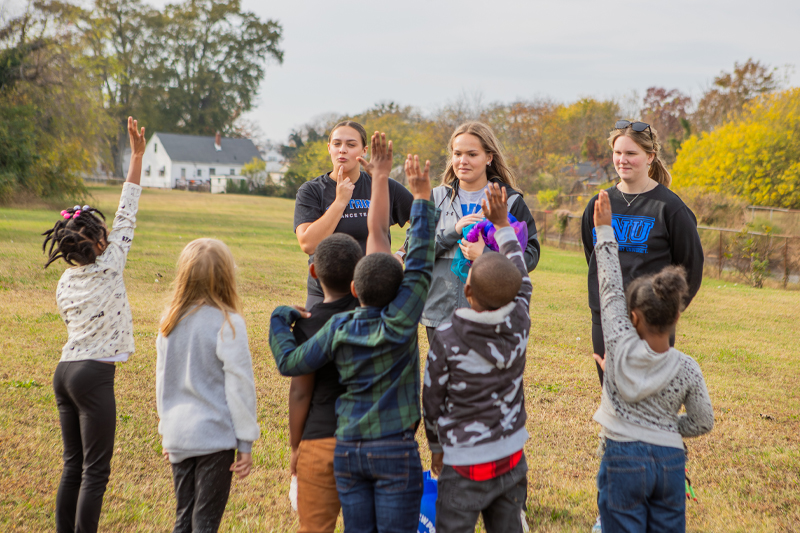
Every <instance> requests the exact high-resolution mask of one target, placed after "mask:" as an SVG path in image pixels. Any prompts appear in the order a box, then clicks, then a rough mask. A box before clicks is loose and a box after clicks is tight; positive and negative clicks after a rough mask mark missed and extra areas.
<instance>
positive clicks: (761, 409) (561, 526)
mask: <svg viewBox="0 0 800 533" xmlns="http://www.w3.org/2000/svg"><path fill="white" fill-rule="evenodd" d="M92 194H93V195H94V200H93V201H92V202H91V203H92V204H93V205H97V206H98V207H100V208H101V209H103V210H104V211H105V213H106V215H107V216H109V217H110V218H113V213H114V210H115V209H116V205H117V200H118V197H119V189H118V188H98V189H92ZM293 206H294V204H293V202H291V201H289V200H283V199H273V198H262V197H249V196H224V195H223V196H213V197H212V196H211V195H208V194H196V193H185V192H177V191H154V190H147V191H145V192H144V194H143V195H142V198H141V202H140V211H139V221H138V228H137V230H136V237H135V239H134V245H133V249H132V250H131V253H130V255H129V259H128V266H127V269H126V274H125V276H126V284H127V289H128V296H129V299H130V303H131V307H132V309H133V318H134V324H135V337H136V346H137V351H136V353H135V355H133V356H132V357H131V359H130V360H129V362H128V363H125V364H121V365H118V368H117V377H116V397H117V411H118V425H117V437H116V451H115V455H114V459H113V462H112V474H111V481H110V483H109V486H108V491H107V492H106V497H105V504H104V508H103V515H102V518H101V530H103V531H168V530H170V529H171V527H172V520H173V513H174V496H173V492H172V478H171V473H170V468H169V466H168V464H166V463H165V462H164V460H163V459H162V458H161V456H160V451H161V446H160V438H159V435H158V432H157V423H158V420H157V416H156V406H155V357H156V353H155V339H156V331H157V324H158V319H159V316H160V314H161V311H162V309H163V307H164V303H165V298H166V296H167V294H168V289H169V283H170V281H171V280H172V278H173V275H174V271H175V268H174V265H175V262H176V259H177V257H178V254H179V252H180V250H181V249H182V247H183V246H184V245H185V244H186V243H187V242H189V241H190V240H191V239H194V238H197V237H206V236H208V237H216V238H219V239H222V240H223V241H225V242H226V243H227V244H228V245H229V246H230V248H231V249H232V251H233V254H234V256H235V257H236V261H237V265H238V276H239V278H238V280H239V289H240V293H241V294H242V295H243V299H244V315H245V319H246V321H247V325H248V335H249V338H250V348H251V351H252V354H253V361H254V369H255V375H256V387H257V392H258V415H259V421H260V424H261V429H262V437H261V439H260V440H259V441H257V442H256V444H255V446H254V449H253V456H254V464H255V468H254V471H253V473H252V474H251V475H250V477H248V478H247V479H245V480H243V481H238V480H235V481H234V486H233V489H232V493H231V498H230V500H229V503H228V509H227V512H226V514H225V518H224V521H223V527H222V530H223V531H291V530H293V529H294V528H295V526H296V520H295V517H294V515H293V513H292V511H291V509H290V507H289V501H288V497H287V494H288V488H289V475H288V463H289V446H288V430H287V414H288V408H287V391H288V385H289V382H288V380H287V379H285V378H282V377H281V376H280V375H279V374H278V373H277V371H276V369H275V365H274V362H273V360H272V356H271V354H270V351H269V346H268V339H267V334H268V327H269V316H270V313H271V312H272V310H273V309H274V308H275V307H276V306H277V305H280V304H286V303H302V302H303V300H304V289H305V265H306V256H305V255H304V254H303V253H302V252H301V251H300V249H299V246H298V245H297V241H296V240H295V237H294V234H293V232H292V213H293ZM58 210H59V209H50V210H41V209H16V208H2V209H0V339H1V340H0V343H2V344H0V346H2V349H0V530H2V531H37V532H38V531H50V530H53V529H54V519H53V511H54V507H55V495H56V490H57V487H58V482H59V476H60V474H61V434H60V430H59V423H58V413H57V410H56V405H55V399H54V397H53V392H52V386H51V379H52V375H53V371H54V369H55V366H56V364H57V362H58V359H59V356H60V350H61V346H62V345H63V343H64V342H65V340H66V329H65V327H64V325H63V324H62V323H61V320H60V318H59V316H58V311H57V309H56V306H55V286H56V283H57V280H58V278H59V277H60V275H61V273H62V271H63V268H64V265H63V263H59V264H56V265H53V266H51V267H50V268H48V269H47V270H43V269H42V264H43V262H44V256H43V254H42V253H41V237H40V235H39V234H40V233H41V232H42V231H44V230H45V229H47V228H49V227H51V225H52V224H53V223H54V222H55V220H56V217H57V211H58ZM397 235H398V236H399V233H398V234H397ZM532 279H533V283H534V298H533V303H532V306H531V311H532V322H533V324H532V331H531V335H530V343H529V346H528V364H527V369H526V379H525V393H526V400H527V402H526V405H527V411H528V423H527V427H528V431H529V432H530V434H531V439H530V440H529V441H528V444H527V446H526V448H525V452H526V454H527V456H528V464H529V466H530V472H529V474H528V481H529V484H528V487H529V496H528V522H529V524H530V525H531V528H532V530H534V531H548V532H549V531H588V530H589V528H590V526H591V524H592V523H593V522H594V518H595V516H596V515H597V507H596V503H595V502H596V491H595V479H594V478H595V475H596V473H597V468H598V464H599V460H598V459H597V457H596V456H595V449H596V446H597V437H596V435H597V432H598V426H597V424H596V423H594V422H593V421H592V419H591V418H592V415H593V413H594V411H595V410H596V408H597V406H598V403H599V400H600V388H599V385H598V382H597V375H596V372H595V369H594V363H593V361H592V360H591V357H590V353H591V341H590V334H589V330H590V328H589V326H590V324H589V317H588V309H587V305H586V300H587V297H586V264H585V261H584V259H583V256H582V254H579V253H577V252H573V251H565V250H559V249H557V248H553V247H545V248H544V250H543V253H542V260H541V262H540V263H539V267H538V268H537V269H536V270H535V271H534V273H533V275H532ZM420 338H421V344H422V352H423V355H424V353H425V351H426V350H427V347H426V346H425V345H424V335H421V336H420ZM677 342H678V347H679V348H680V349H682V350H683V351H685V352H686V353H688V354H690V355H692V356H693V357H695V358H696V359H697V360H698V361H699V363H700V365H701V367H702V369H703V372H704V374H705V377H706V381H707V383H708V387H709V391H710V394H711V399H712V401H713V404H714V408H715V413H716V427H715V428H714V431H713V432H712V433H711V434H710V435H707V436H704V437H701V438H698V439H693V440H691V441H689V451H690V460H689V472H690V475H691V477H692V479H693V481H694V483H695V487H696V491H697V496H698V498H699V500H700V502H699V503H693V502H692V503H689V504H688V510H687V521H688V529H689V530H690V531H720V532H722V531H724V532H730V531H743V532H744V531H747V532H749V531H794V530H797V529H798V528H800V349H798V346H800V292H797V291H780V290H772V289H762V290H757V289H753V288H749V287H746V286H742V285H734V284H733V283H730V282H720V281H719V280H715V279H707V280H706V281H705V282H704V284H703V288H702V289H701V291H700V293H699V294H698V296H697V298H696V299H695V301H694V303H693V304H692V306H691V307H690V308H689V309H688V311H687V312H686V313H685V314H684V316H683V318H682V319H681V322H680V324H679V327H678V341H677ZM418 440H419V442H420V444H421V447H422V448H423V449H424V451H423V458H424V459H423V463H428V462H429V454H428V452H427V447H426V445H425V444H424V440H425V439H424V435H423V433H422V432H420V433H419V434H418Z"/></svg>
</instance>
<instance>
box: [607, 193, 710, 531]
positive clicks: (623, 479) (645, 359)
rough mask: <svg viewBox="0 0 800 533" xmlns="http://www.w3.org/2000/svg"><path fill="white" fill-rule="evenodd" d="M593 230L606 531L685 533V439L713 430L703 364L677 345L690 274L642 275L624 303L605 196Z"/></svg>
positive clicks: (673, 268)
mask: <svg viewBox="0 0 800 533" xmlns="http://www.w3.org/2000/svg"><path fill="white" fill-rule="evenodd" d="M594 223H595V227H596V228H597V244H596V245H595V256H596V257H597V271H598V278H599V284H600V308H601V317H602V321H603V335H604V338H605V346H606V357H605V359H601V358H600V357H599V356H597V355H596V354H595V359H596V360H597V362H598V363H599V364H600V365H601V367H602V368H603V371H604V372H605V381H604V384H603V397H602V401H601V404H600V408H599V409H598V410H597V413H595V415H594V419H595V420H596V421H597V422H598V423H600V425H601V426H602V430H601V432H600V436H601V437H602V438H603V440H604V442H605V452H604V455H603V460H602V462H601V464H600V472H599V473H598V475H597V488H598V490H599V495H598V507H599V508H600V517H601V519H602V524H603V531H605V532H606V533H608V532H613V531H642V532H644V531H685V529H686V499H685V497H684V472H685V464H686V456H685V453H684V448H683V438H685V437H696V436H698V435H703V434H704V433H708V432H709V431H711V429H712V428H713V426H714V411H713V409H712V407H711V400H710V398H709V396H708V390H707V389H706V384H705V380H704V379H703V374H702V372H701V371H700V366H699V365H698V364H697V362H696V361H695V360H694V359H692V358H691V357H689V356H688V355H686V354H683V353H681V352H679V351H678V350H676V349H675V348H671V347H670V345H669V336H670V333H671V332H672V331H673V330H674V328H675V325H676V323H677V321H678V318H679V317H680V313H681V311H682V305H683V301H684V299H683V297H684V296H685V294H686V292H687V291H688V285H687V283H686V278H685V274H684V271H683V269H682V267H676V266H670V267H667V268H665V269H664V270H662V271H661V272H659V273H658V274H655V275H654V276H646V277H641V278H637V279H636V280H634V281H633V282H632V283H631V284H630V286H629V287H628V294H627V302H626V296H625V294H624V292H623V288H622V273H621V269H620V264H619V258H618V256H617V242H616V240H615V237H614V230H613V229H612V227H611V204H610V202H609V200H608V194H607V193H606V192H604V191H601V192H600V195H599V198H598V200H597V202H596V203H595V210H594ZM681 406H685V407H686V414H684V415H678V411H679V410H680V408H681Z"/></svg>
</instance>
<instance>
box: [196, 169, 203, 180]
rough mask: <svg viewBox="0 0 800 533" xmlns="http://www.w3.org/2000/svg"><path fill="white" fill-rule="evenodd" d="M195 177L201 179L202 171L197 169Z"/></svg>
mask: <svg viewBox="0 0 800 533" xmlns="http://www.w3.org/2000/svg"><path fill="white" fill-rule="evenodd" d="M197 177H198V178H202V177H203V169H201V168H198V169H197Z"/></svg>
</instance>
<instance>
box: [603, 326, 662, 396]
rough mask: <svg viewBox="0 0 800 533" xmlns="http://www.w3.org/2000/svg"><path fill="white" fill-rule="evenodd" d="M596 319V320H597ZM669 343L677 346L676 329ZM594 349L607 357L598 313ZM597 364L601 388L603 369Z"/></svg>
mask: <svg viewBox="0 0 800 533" xmlns="http://www.w3.org/2000/svg"><path fill="white" fill-rule="evenodd" d="M595 320H596V321H595ZM669 345H670V346H672V347H674V346H675V331H674V330H673V331H672V333H670V335H669ZM592 350H594V353H596V354H599V355H601V356H603V358H605V356H606V343H605V341H604V340H603V326H601V325H600V316H599V315H598V316H597V318H595V317H594V315H592ZM595 365H596V366H597V377H599V378H600V388H602V387H603V369H602V368H600V365H599V364H598V363H597V362H596V361H595Z"/></svg>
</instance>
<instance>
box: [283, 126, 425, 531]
mask: <svg viewBox="0 0 800 533" xmlns="http://www.w3.org/2000/svg"><path fill="white" fill-rule="evenodd" d="M381 137H382V139H381V140H380V142H378V140H377V139H376V137H375V136H373V148H374V149H373V158H375V159H377V160H378V161H377V162H373V161H371V162H370V163H366V162H363V163H362V165H365V168H367V169H368V171H369V170H372V172H371V174H372V176H373V197H372V201H371V202H370V217H369V218H372V219H373V222H374V223H375V227H378V226H381V225H383V224H385V223H386V222H388V212H387V211H385V210H383V209H382V208H381V207H380V206H381V205H382V204H383V203H384V202H382V201H381V198H380V197H381V196H382V195H383V197H384V200H385V196H386V195H388V180H389V171H390V170H391V150H390V149H389V150H388V152H387V146H386V145H385V139H383V137H385V136H383V135H382V136H381ZM376 149H377V150H376ZM376 151H377V152H378V153H377V154H376ZM360 161H361V160H360ZM384 163H385V164H384ZM429 168H430V164H429V163H426V165H425V170H424V172H423V171H422V170H421V169H420V166H419V158H418V157H415V158H413V159H412V158H411V157H410V156H409V159H408V160H406V167H405V170H406V176H407V177H408V182H409V188H410V189H411V192H412V193H413V195H414V203H413V205H412V207H411V232H410V237H409V248H408V255H407V257H406V263H405V264H406V269H405V272H403V269H402V267H401V266H400V264H399V262H398V261H397V260H396V259H395V258H394V257H393V256H392V255H391V254H388V253H380V250H381V249H384V250H385V249H386V246H385V245H386V243H371V242H370V241H368V242H367V250H368V252H369V251H372V250H373V249H375V251H376V253H371V254H368V255H367V256H366V257H365V258H364V259H362V260H361V261H359V263H358V265H357V266H356V269H355V272H354V274H353V284H352V286H351V291H352V293H353V295H354V296H356V297H357V298H358V300H359V303H360V307H358V308H357V309H356V310H355V311H350V312H346V313H339V314H337V315H334V316H333V317H332V318H331V319H330V320H329V321H328V322H327V324H325V325H324V326H323V327H322V328H321V329H320V330H319V331H318V332H317V333H316V334H315V335H314V336H312V337H311V338H310V339H308V340H307V341H306V342H304V343H303V344H300V345H298V344H297V340H296V338H295V337H294V335H293V333H292V331H291V326H292V324H294V323H295V322H296V321H297V319H298V318H301V317H304V316H305V314H304V311H300V310H298V309H296V308H291V307H287V306H282V307H278V308H277V309H275V311H274V312H273V313H272V318H271V320H270V332H269V336H270V347H271V349H272V354H273V356H274V358H275V362H276V364H277V366H278V370H279V371H280V372H281V374H283V375H288V376H296V375H302V374H308V373H310V372H314V371H316V370H318V369H320V368H322V367H324V366H325V365H326V364H328V363H330V362H331V361H333V362H334V363H335V364H336V369H337V370H338V372H339V380H340V382H341V384H342V385H344V387H345V391H344V392H343V393H342V395H341V396H340V397H339V400H337V403H336V415H337V423H336V426H337V428H336V448H335V451H334V460H333V469H334V476H335V478H336V488H337V490H338V492H339V500H340V501H341V504H342V515H343V517H344V524H345V528H346V530H347V531H348V532H355V533H358V532H361V531H365V532H367V531H376V530H378V531H385V532H387V533H390V532H398V533H399V532H407V531H415V530H416V528H417V525H418V523H419V509H420V500H421V499H422V479H423V478H422V465H421V462H420V458H419V451H418V448H417V442H416V440H415V439H414V433H415V432H416V429H417V426H418V424H419V421H420V418H421V417H420V408H419V389H420V374H419V346H418V343H417V328H418V327H419V319H420V315H421V314H422V308H423V307H424V305H425V298H426V296H427V294H428V288H429V287H430V279H431V269H432V267H433V231H434V227H435V224H436V220H435V215H434V208H433V204H432V203H431V202H430V195H431V190H430V178H429ZM371 215H375V216H371ZM384 216H385V217H384ZM367 224H368V226H370V239H371V238H372V236H373V231H372V226H373V225H372V224H370V220H368V221H367ZM373 245H374V247H373ZM301 458H302V453H301ZM298 497H299V494H298Z"/></svg>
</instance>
